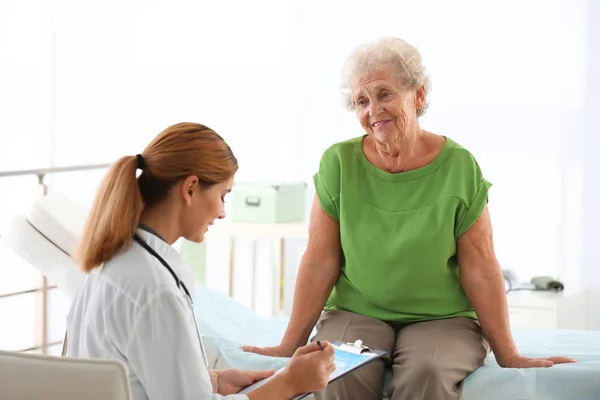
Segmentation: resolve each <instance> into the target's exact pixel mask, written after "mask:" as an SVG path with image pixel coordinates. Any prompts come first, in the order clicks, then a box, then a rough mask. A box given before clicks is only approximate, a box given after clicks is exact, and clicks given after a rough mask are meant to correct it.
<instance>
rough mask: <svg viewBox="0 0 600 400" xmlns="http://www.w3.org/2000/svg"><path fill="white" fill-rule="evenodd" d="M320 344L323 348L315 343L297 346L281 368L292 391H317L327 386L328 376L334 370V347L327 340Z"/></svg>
mask: <svg viewBox="0 0 600 400" xmlns="http://www.w3.org/2000/svg"><path fill="white" fill-rule="evenodd" d="M321 345H322V346H323V350H320V349H319V346H318V345H317V344H316V343H311V344H308V345H306V346H303V347H300V348H298V350H296V351H295V352H294V355H293V356H292V358H291V359H290V361H289V362H288V364H287V366H286V367H285V369H284V370H283V372H282V374H284V376H285V379H286V381H287V382H288V385H289V386H290V387H291V388H292V389H293V392H294V393H296V394H301V393H309V392H319V391H321V390H323V389H325V387H326V386H327V383H328V382H329V376H330V375H331V373H332V372H333V371H335V357H334V353H335V349H334V347H333V346H332V345H331V344H329V343H328V342H322V343H321Z"/></svg>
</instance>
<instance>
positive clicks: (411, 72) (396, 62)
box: [341, 37, 431, 117]
mask: <svg viewBox="0 0 600 400" xmlns="http://www.w3.org/2000/svg"><path fill="white" fill-rule="evenodd" d="M383 66H390V67H391V68H392V71H393V72H394V73H395V74H396V76H397V77H398V78H400V79H401V81H402V83H403V85H404V87H405V88H406V89H409V90H417V89H419V88H420V87H422V86H423V87H424V88H425V102H424V104H423V107H421V108H420V109H418V110H417V116H418V117H420V116H422V115H423V114H425V112H426V111H427V108H428V107H429V101H428V100H427V96H428V94H429V92H430V90H431V81H430V80H429V76H428V75H427V74H426V72H425V67H424V66H423V63H422V61H421V54H420V53H419V51H418V50H417V49H416V47H414V46H411V45H410V44H408V43H407V42H406V41H404V40H402V39H399V38H395V37H386V38H382V39H380V40H378V41H377V42H375V43H367V44H363V45H360V46H359V47H357V48H356V49H355V50H354V52H353V53H352V54H351V55H350V57H348V59H347V60H346V63H345V64H344V68H343V69H342V85H341V86H342V88H341V89H342V96H343V100H344V105H345V106H346V108H348V110H354V101H353V99H352V80H353V79H354V77H355V76H356V74H357V73H364V72H370V71H373V70H377V69H380V68H382V67H383Z"/></svg>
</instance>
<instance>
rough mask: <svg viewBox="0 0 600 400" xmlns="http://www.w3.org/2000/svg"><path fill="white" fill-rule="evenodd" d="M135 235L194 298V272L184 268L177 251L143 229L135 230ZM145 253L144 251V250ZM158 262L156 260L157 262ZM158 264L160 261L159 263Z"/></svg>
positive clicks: (186, 267)
mask: <svg viewBox="0 0 600 400" xmlns="http://www.w3.org/2000/svg"><path fill="white" fill-rule="evenodd" d="M136 233H137V234H138V235H139V236H140V237H141V238H142V240H144V242H146V243H147V244H148V246H150V247H151V248H152V249H153V250H154V251H156V252H157V253H158V254H159V255H160V256H161V257H162V258H163V259H164V260H165V261H166V262H167V264H169V266H170V267H171V268H172V269H173V272H175V274H176V275H177V277H178V278H179V279H180V280H181V281H182V282H183V284H184V285H185V287H186V288H187V290H189V292H190V295H191V296H192V299H193V298H194V271H193V270H192V269H191V268H190V267H189V266H184V265H183V262H182V260H181V255H180V254H179V252H178V251H177V250H175V249H174V248H173V247H172V246H170V245H169V244H168V243H167V242H165V241H164V240H162V239H161V238H159V237H158V236H156V235H154V234H152V233H150V232H147V231H145V230H143V229H139V228H138V229H137V230H136ZM144 251H145V250H144ZM157 261H158V260H157ZM159 262H160V261H159Z"/></svg>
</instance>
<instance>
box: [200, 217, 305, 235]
mask: <svg viewBox="0 0 600 400" xmlns="http://www.w3.org/2000/svg"><path fill="white" fill-rule="evenodd" d="M215 236H228V237H249V238H271V239H280V238H292V239H305V238H308V224H307V223H305V222H296V223H278V224H259V223H243V222H225V221H221V222H216V223H215V224H214V225H213V226H212V227H210V229H209V230H208V232H207V234H206V237H207V238H211V237H215Z"/></svg>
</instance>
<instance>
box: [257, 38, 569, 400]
mask: <svg viewBox="0 0 600 400" xmlns="http://www.w3.org/2000/svg"><path fill="white" fill-rule="evenodd" d="M343 76H344V85H343V86H344V89H345V90H344V95H345V99H346V104H347V106H348V107H349V108H350V109H352V110H354V112H355V113H356V115H357V117H358V120H359V122H360V124H361V125H362V127H363V128H364V130H365V132H366V134H365V135H362V136H360V137H357V138H353V139H350V140H347V141H344V142H341V143H336V144H334V145H333V146H331V147H330V148H328V149H327V150H326V151H325V153H324V154H323V157H322V159H321V163H320V168H319V171H318V173H317V174H315V176H314V183H315V189H316V196H315V200H314V203H313V208H312V213H311V221H310V228H309V236H310V237H309V243H308V248H307V251H306V253H305V254H304V257H303V259H302V262H301V265H300V270H299V273H298V279H297V286H296V292H295V298H294V307H293V312H292V315H291V320H290V323H289V326H288V329H287V331H286V333H285V336H284V338H283V339H282V342H281V344H280V346H277V347H271V348H262V349H261V348H254V347H250V348H247V350H248V351H254V352H258V353H261V354H268V355H288V356H289V355H291V354H292V353H293V351H294V350H295V349H296V348H297V347H298V346H301V345H302V344H304V343H306V341H307V340H308V337H309V335H310V332H311V330H312V328H313V326H315V323H316V325H317V329H318V331H317V335H316V338H314V340H317V339H318V340H343V341H346V342H349V341H354V340H357V339H360V340H362V341H363V342H364V343H365V344H367V345H369V346H372V347H375V348H380V349H384V350H387V351H389V352H390V354H391V363H392V366H393V367H392V368H393V377H392V380H391V383H390V387H389V393H388V396H389V397H390V398H391V399H392V400H396V399H435V400H445V399H458V398H459V397H460V394H461V390H462V382H463V380H464V378H465V377H466V376H467V375H468V374H469V373H471V372H472V371H474V370H475V369H477V368H478V367H479V366H481V365H482V363H483V361H484V359H485V357H486V356H487V354H488V351H489V349H490V348H491V350H492V351H493V352H494V354H495V357H496V359H497V361H498V363H499V364H500V365H501V366H503V367H549V366H551V365H552V364H553V363H562V362H573V361H574V360H572V359H569V358H566V357H552V358H547V359H532V358H528V357H524V356H522V355H520V354H519V352H518V351H517V348H516V346H515V343H514V342H513V339H512V335H511V331H510V326H509V320H508V311H507V305H506V296H505V292H504V283H503V278H502V274H501V269H500V266H499V264H498V261H497V260H496V257H495V255H494V249H493V243H492V226H491V222H490V217H489V214H488V210H487V205H486V204H487V198H488V190H489V188H490V186H491V184H490V183H489V182H488V181H486V180H485V179H484V177H483V174H482V172H481V170H480V168H479V166H478V165H477V162H476V161H475V158H474V157H473V156H472V155H471V154H470V153H469V152H468V151H467V150H465V149H464V148H463V147H461V146H460V145H458V144H457V143H456V142H454V141H453V140H451V139H450V138H448V137H444V136H441V135H438V134H434V133H432V132H428V131H426V130H424V129H422V128H421V127H420V126H419V117H420V116H422V115H423V114H424V113H425V111H426V110H427V105H428V104H427V94H428V91H429V87H430V82H429V78H428V77H427V75H426V73H425V69H424V67H423V65H422V62H421V56H420V54H419V52H418V51H417V50H416V49H415V48H414V47H412V46H411V45H409V44H408V43H406V42H405V41H403V40H401V39H397V38H386V39H382V40H380V41H378V42H376V43H374V44H367V45H363V46H360V47H359V48H358V49H357V50H356V51H355V52H354V54H353V55H352V56H351V57H350V58H349V59H348V62H347V64H346V66H345V69H344V74H343ZM319 317H320V318H319ZM317 320H318V321H317ZM384 375H385V364H384V362H383V361H376V362H373V363H371V364H369V365H368V366H365V367H363V368H361V369H359V370H358V371H357V372H356V373H354V374H351V375H348V376H347V377H345V378H343V379H340V380H338V381H336V382H334V383H332V384H331V385H330V386H329V387H328V388H327V389H326V390H325V391H323V392H322V393H321V394H320V395H319V397H320V398H324V399H361V400H370V399H373V400H379V399H381V397H382V394H383V393H382V392H383V380H384Z"/></svg>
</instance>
